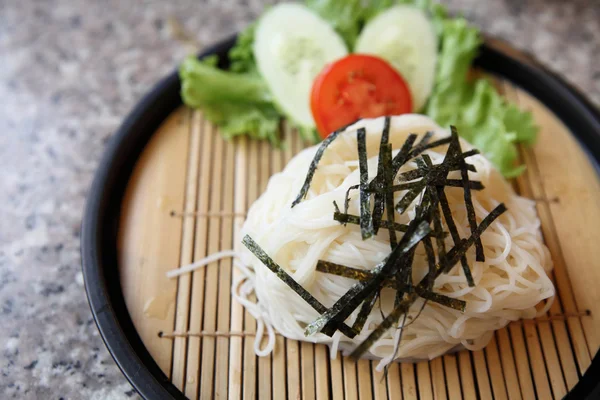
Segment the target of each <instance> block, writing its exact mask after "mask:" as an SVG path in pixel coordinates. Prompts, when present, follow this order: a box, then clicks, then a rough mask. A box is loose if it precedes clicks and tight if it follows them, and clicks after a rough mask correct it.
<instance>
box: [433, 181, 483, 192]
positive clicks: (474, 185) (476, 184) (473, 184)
mask: <svg viewBox="0 0 600 400" xmlns="http://www.w3.org/2000/svg"><path fill="white" fill-rule="evenodd" d="M442 185H443V186H450V187H460V188H464V186H465V182H464V181H463V180H462V179H446V181H445V182H444V183H442ZM467 185H468V186H469V189H471V190H483V189H485V187H484V186H483V184H482V183H481V182H480V181H469V180H467Z"/></svg>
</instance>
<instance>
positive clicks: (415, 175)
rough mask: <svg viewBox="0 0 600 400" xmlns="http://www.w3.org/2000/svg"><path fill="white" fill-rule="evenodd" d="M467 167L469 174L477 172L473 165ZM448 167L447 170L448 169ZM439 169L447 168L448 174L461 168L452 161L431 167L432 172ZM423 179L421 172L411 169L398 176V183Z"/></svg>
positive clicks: (457, 163)
mask: <svg viewBox="0 0 600 400" xmlns="http://www.w3.org/2000/svg"><path fill="white" fill-rule="evenodd" d="M466 165H467V169H468V170H469V171H471V172H477V169H476V168H475V166H474V165H472V164H466ZM448 166H449V168H448ZM441 168H444V169H446V168H448V172H450V171H459V170H460V169H461V166H460V165H459V162H458V161H456V160H454V161H452V162H449V163H448V164H445V163H442V164H436V165H434V166H433V169H434V170H438V169H441ZM422 177H423V172H421V171H419V170H418V169H412V170H410V171H406V172H403V173H401V174H400V175H398V178H397V179H398V181H399V182H409V181H414V180H415V179H419V178H422Z"/></svg>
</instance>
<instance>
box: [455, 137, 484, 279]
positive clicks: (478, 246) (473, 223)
mask: <svg viewBox="0 0 600 400" xmlns="http://www.w3.org/2000/svg"><path fill="white" fill-rule="evenodd" d="M450 131H451V132H452V140H453V141H455V142H456V149H457V152H459V153H461V154H462V150H461V148H460V140H459V139H458V131H457V130H456V127H455V126H451V127H450ZM459 160H460V162H461V169H460V176H461V178H462V182H463V192H464V198H465V207H466V209H467V219H468V220H469V227H470V228H471V233H473V232H475V230H476V229H477V219H476V217H475V207H473V200H472V199H471V188H470V186H469V172H468V171H467V169H466V168H465V165H464V164H465V160H464V158H462V157H459ZM475 260H477V261H480V262H483V261H485V254H484V253H483V244H482V243H481V239H479V238H477V239H476V240H475ZM463 269H464V270H465V275H466V274H467V271H466V270H468V269H469V268H468V267H467V268H464V267H463ZM469 274H470V271H469ZM467 279H468V278H467ZM472 282H473V278H472V277H471V280H470V282H469V286H472V285H471V283H472ZM473 285H474V284H473Z"/></svg>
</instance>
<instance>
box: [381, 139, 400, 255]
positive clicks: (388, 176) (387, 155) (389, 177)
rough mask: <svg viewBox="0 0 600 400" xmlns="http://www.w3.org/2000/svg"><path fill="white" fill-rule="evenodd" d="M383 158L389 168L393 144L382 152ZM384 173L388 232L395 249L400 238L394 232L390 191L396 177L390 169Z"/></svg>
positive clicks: (392, 195) (391, 194) (392, 196)
mask: <svg viewBox="0 0 600 400" xmlns="http://www.w3.org/2000/svg"><path fill="white" fill-rule="evenodd" d="M381 156H382V157H383V158H385V160H384V162H385V165H388V166H389V165H390V164H391V162H392V145H391V144H387V145H386V148H385V149H384V151H383V152H382V155H381ZM383 173H384V178H385V179H384V187H383V189H385V190H386V191H387V193H385V195H384V197H385V207H386V210H387V220H388V232H389V236H390V246H391V248H392V249H393V248H394V247H396V245H397V244H398V238H397V237H396V231H395V230H394V225H393V224H394V223H395V221H394V192H392V191H390V190H389V187H390V185H391V184H392V182H393V181H394V177H393V176H392V171H391V169H390V168H386V169H384V171H383Z"/></svg>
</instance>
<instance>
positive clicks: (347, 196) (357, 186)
mask: <svg viewBox="0 0 600 400" xmlns="http://www.w3.org/2000/svg"><path fill="white" fill-rule="evenodd" d="M359 186H360V185H352V186H350V187H349V188H348V190H346V196H345V197H344V213H346V214H348V207H350V191H351V190H356V189H358V188H359ZM461 186H462V184H461ZM344 225H345V224H344Z"/></svg>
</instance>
